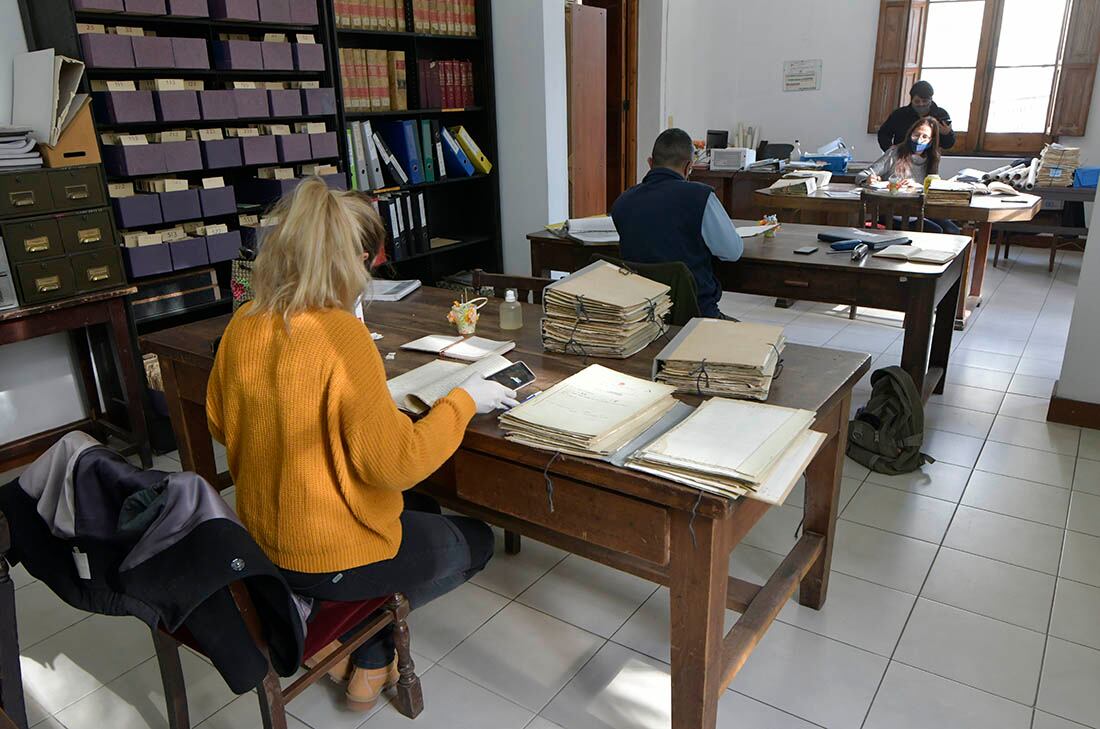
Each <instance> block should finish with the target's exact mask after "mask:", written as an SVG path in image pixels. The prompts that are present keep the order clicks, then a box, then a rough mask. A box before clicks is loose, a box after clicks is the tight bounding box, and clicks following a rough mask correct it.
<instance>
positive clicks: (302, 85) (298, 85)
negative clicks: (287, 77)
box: [290, 81, 321, 89]
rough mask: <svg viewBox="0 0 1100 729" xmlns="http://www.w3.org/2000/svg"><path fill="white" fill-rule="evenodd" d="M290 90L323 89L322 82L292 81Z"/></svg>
mask: <svg viewBox="0 0 1100 729" xmlns="http://www.w3.org/2000/svg"><path fill="white" fill-rule="evenodd" d="M290 88H292V89H319V88H321V82H320V81H291V82H290Z"/></svg>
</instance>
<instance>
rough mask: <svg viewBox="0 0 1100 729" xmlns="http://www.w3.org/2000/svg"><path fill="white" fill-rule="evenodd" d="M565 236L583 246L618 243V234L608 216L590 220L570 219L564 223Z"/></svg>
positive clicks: (598, 216) (599, 216)
mask: <svg viewBox="0 0 1100 729" xmlns="http://www.w3.org/2000/svg"><path fill="white" fill-rule="evenodd" d="M563 229H564V231H565V235H566V236H567V237H569V238H571V239H572V240H575V241H577V242H578V243H582V244H584V245H592V246H597V245H614V244H616V243H618V242H619V232H618V231H617V230H616V229H615V222H614V221H613V220H611V216H609V215H597V216H595V217H592V218H570V219H569V220H567V221H565V226H564V228H563Z"/></svg>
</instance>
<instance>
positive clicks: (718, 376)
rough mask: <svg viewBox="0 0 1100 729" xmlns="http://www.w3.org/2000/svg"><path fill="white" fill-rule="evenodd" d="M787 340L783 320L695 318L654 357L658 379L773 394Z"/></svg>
mask: <svg viewBox="0 0 1100 729" xmlns="http://www.w3.org/2000/svg"><path fill="white" fill-rule="evenodd" d="M786 344H787V338H786V337H785V336H783V327H781V326H776V325H772V324H755V323H751V322H737V321H723V320H720V319H692V320H691V321H690V322H688V323H687V326H685V327H684V328H683V329H681V330H680V332H679V333H678V334H677V335H676V336H675V338H673V340H672V341H671V342H669V343H668V346H666V347H665V348H664V349H663V350H661V352H660V354H658V355H657V357H656V358H655V359H654V360H653V379H654V380H657V381H658V382H667V383H668V384H670V385H674V386H675V387H676V391H677V392H685V393H691V394H693V395H719V396H722V397H735V398H746V399H750V400H767V399H768V391H769V390H770V389H771V384H772V379H773V378H774V377H775V373H776V370H777V369H778V367H779V362H780V358H781V356H782V354H783V348H784V347H785V346H786Z"/></svg>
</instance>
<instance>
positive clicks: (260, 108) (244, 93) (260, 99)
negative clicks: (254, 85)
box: [233, 89, 271, 119]
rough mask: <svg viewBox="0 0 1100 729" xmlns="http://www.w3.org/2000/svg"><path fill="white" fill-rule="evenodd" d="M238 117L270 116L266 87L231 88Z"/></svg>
mask: <svg viewBox="0 0 1100 729" xmlns="http://www.w3.org/2000/svg"><path fill="white" fill-rule="evenodd" d="M233 103H234V105H235V106H236V107H237V118H238V119H263V118H266V117H269V116H271V104H270V103H269V102H268V98H267V89H233Z"/></svg>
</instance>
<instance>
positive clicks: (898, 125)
mask: <svg viewBox="0 0 1100 729" xmlns="http://www.w3.org/2000/svg"><path fill="white" fill-rule="evenodd" d="M928 116H930V117H932V118H934V119H938V120H939V121H941V122H943V123H944V124H950V123H951V115H950V114H948V113H947V110H946V109H944V108H943V107H942V106H936V102H934V101H933V102H932V110H931V111H929V112H928ZM919 118H920V117H918V116H917V112H915V111H913V107H912V106H911V105H910V104H906V105H905V106H902V107H900V108H897V109H894V110H893V111H892V112H890V116H888V117H886V121H884V122H883V123H882V126H881V127H879V128H878V146H879V147H881V148H882V151H883V152H885V151H886V150H888V149H890V147H893V146H894V145H895V144H901V143H902V142H904V141H905V135H906V134H908V133H909V127H911V126H913V125H914V124H915V123H916V122H917V119H919ZM954 146H955V132H951V133H949V134H942V133H941V134H940V148H941V149H951V148H952V147H954Z"/></svg>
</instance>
